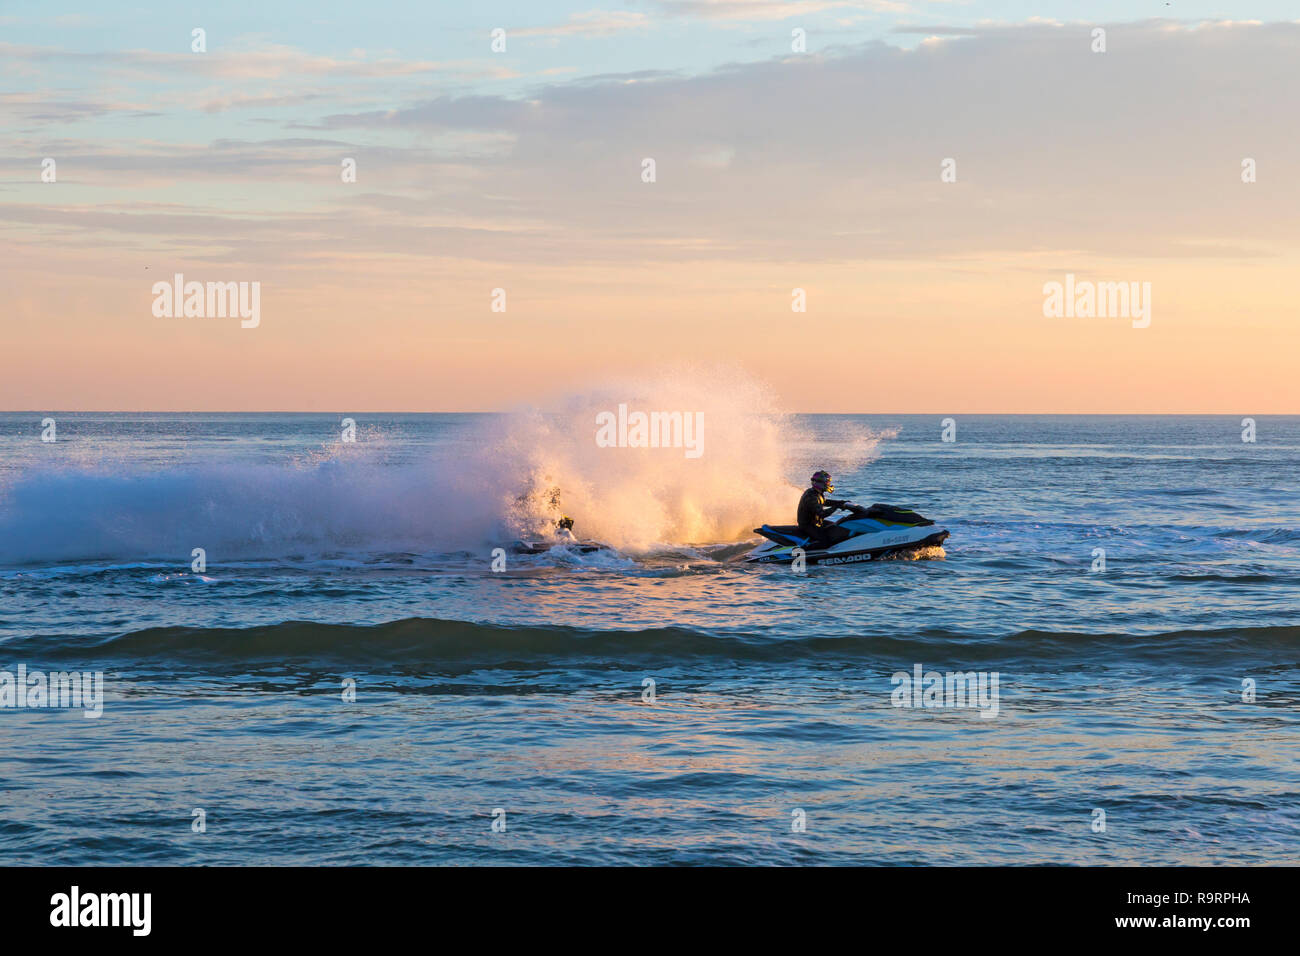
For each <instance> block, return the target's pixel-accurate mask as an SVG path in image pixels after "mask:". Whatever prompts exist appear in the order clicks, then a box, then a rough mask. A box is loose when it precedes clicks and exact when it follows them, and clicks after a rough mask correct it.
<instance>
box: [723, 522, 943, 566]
mask: <svg viewBox="0 0 1300 956" xmlns="http://www.w3.org/2000/svg"><path fill="white" fill-rule="evenodd" d="M925 530H926V531H928V532H930V533H929V534H926V535H925V536H924V537H922V538H920V539H918V540H912V541H901V542H897V543H894V544H880V545H877V546H875V547H872V546H870V545H869V544H868V543H867V542H865V541H861V540H854V539H849V540H848V541H842V542H840V544H839V545H837V546H836V547H833V548H827V549H825V550H819V549H816V548H809V549H805V550H804V561H805V562H806V563H808V564H826V565H834V564H858V563H860V562H863V561H877V560H879V559H881V558H887V557H889V556H890V555H894V554H904V553H906V552H908V551H919V550H921V549H922V548H932V547H938V546H939V545H941V544H943V543H944V541H946V540H947V539H948V532H947V531H943V530H942V529H941V530H938V531H934V530H932V529H930V528H926V529H925ZM843 545H850V547H847V548H845V547H842V546H843ZM796 547H797V546H796V545H780V544H776V543H775V542H773V543H771V544H765V545H761V546H760V547H757V548H755V549H754V550H753V551H751V552H749V554H747V555H745V561H746V562H747V563H749V564H793V563H794V551H795V548H796Z"/></svg>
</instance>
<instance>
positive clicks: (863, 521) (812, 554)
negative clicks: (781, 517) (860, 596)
mask: <svg viewBox="0 0 1300 956" xmlns="http://www.w3.org/2000/svg"><path fill="white" fill-rule="evenodd" d="M843 507H844V510H845V511H847V512H848V514H847V515H844V516H843V517H842V518H839V519H837V520H835V521H832V522H830V523H831V524H833V525H836V526H838V527H840V528H843V529H844V530H845V531H848V532H851V534H850V536H849V537H847V538H845V539H844V540H843V541H838V542H836V543H835V544H833V545H831V546H830V547H827V548H821V547H814V546H810V545H809V539H808V538H807V537H806V536H805V535H804V534H802V533H801V532H800V531H799V526H798V525H786V524H765V525H763V526H762V527H761V528H755V529H754V533H755V534H761V535H762V536H763V537H765V538H767V542H766V543H765V544H761V545H759V546H758V547H757V548H755V549H754V550H753V551H751V552H749V554H747V555H745V561H746V562H748V563H756V564H790V563H792V562H793V561H794V559H795V554H794V552H795V549H796V548H800V549H803V555H804V560H805V561H806V562H807V563H808V564H857V563H859V562H861V561H875V560H878V559H880V558H884V557H888V556H889V555H893V554H901V553H904V552H908V551H917V550H920V549H921V548H929V547H934V546H937V545H941V544H943V542H944V541H945V540H946V539H947V537H948V532H947V531H945V530H944V529H943V528H939V527H936V526H935V523H934V522H933V521H931V520H930V519H929V518H925V517H922V516H921V515H919V514H917V513H916V512H915V511H912V510H911V509H909V508H896V507H894V506H893V505H882V504H874V505H872V506H871V507H870V508H864V507H862V506H861V505H855V504H845V505H844V506H843Z"/></svg>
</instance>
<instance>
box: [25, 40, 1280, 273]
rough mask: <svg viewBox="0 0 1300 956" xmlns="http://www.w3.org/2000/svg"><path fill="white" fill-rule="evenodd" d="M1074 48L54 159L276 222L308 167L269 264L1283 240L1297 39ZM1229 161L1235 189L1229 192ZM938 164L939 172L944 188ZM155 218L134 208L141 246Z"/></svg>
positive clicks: (73, 224)
mask: <svg viewBox="0 0 1300 956" xmlns="http://www.w3.org/2000/svg"><path fill="white" fill-rule="evenodd" d="M1090 31H1091V25H1084V24H1061V25H1053V24H1041V23H1040V24H1032V25H1021V26H1009V25H997V26H994V25H990V26H988V27H984V28H980V29H979V30H978V31H977V32H976V33H975V34H974V35H970V36H962V37H949V38H942V37H936V38H935V39H933V40H932V41H930V42H928V43H926V44H924V45H922V46H920V47H918V48H916V49H907V50H903V49H898V48H896V47H893V46H890V45H887V44H884V43H872V44H868V45H865V46H860V47H856V48H853V49H847V50H837V51H834V52H832V53H827V54H823V55H803V56H787V57H784V58H781V59H775V60H769V61H766V62H760V63H748V64H733V65H730V66H728V67H725V68H722V69H718V70H714V71H711V72H708V73H704V74H701V75H694V76H692V75H684V74H678V73H658V72H647V73H638V74H628V75H620V76H603V77H596V78H586V79H584V80H578V81H573V82H553V83H549V84H547V85H542V86H540V87H538V88H536V89H534V90H532V91H530V92H529V93H527V94H526V95H525V96H520V97H511V96H491V95H468V96H466V95H444V96H438V97H434V98H431V99H427V100H425V101H423V102H417V103H412V104H409V105H405V106H400V107H395V108H389V109H378V110H366V111H357V112H336V113H330V114H327V115H326V116H325V117H324V118H323V119H320V120H317V121H316V122H314V123H309V122H303V123H299V124H296V125H299V126H312V127H314V128H317V129H326V130H329V131H330V133H329V134H327V135H328V138H329V140H330V143H329V144H328V145H316V144H313V143H303V142H302V141H301V139H296V140H293V141H282V142H263V143H258V142H248V143H223V144H220V145H216V144H214V145H213V146H210V147H209V146H203V145H199V144H195V145H192V146H187V147H185V148H176V147H163V146H159V145H154V146H150V147H148V148H142V147H138V146H137V147H134V148H133V147H132V146H131V145H130V144H128V143H118V144H114V151H113V152H112V153H111V154H108V153H105V152H104V151H96V150H94V149H89V148H88V149H87V151H86V153H85V155H83V156H82V157H81V158H80V159H78V161H77V162H75V163H73V164H70V165H69V167H68V168H69V169H70V170H74V169H75V170H79V171H81V174H82V175H90V176H94V177H95V180H96V182H97V184H99V185H100V186H104V185H107V184H109V183H111V182H112V181H113V179H114V177H121V179H122V181H123V182H131V183H132V185H133V186H134V187H135V188H139V187H140V184H141V183H147V182H148V181H149V177H150V176H154V177H159V176H172V177H179V178H189V179H196V180H204V181H207V180H213V179H215V180H216V181H219V182H221V183H229V184H232V185H238V187H239V190H240V192H239V196H240V201H242V202H244V203H246V204H248V205H247V206H246V207H245V208H247V207H250V206H251V204H254V203H256V202H257V201H258V197H259V196H260V197H263V198H264V199H265V201H266V202H267V203H268V204H269V205H271V206H277V204H280V203H282V202H283V201H284V200H282V198H281V197H282V196H283V195H284V193H285V188H284V187H285V185H286V184H288V183H292V184H295V186H296V185H297V184H299V183H301V182H303V181H304V178H305V177H310V181H311V182H313V183H317V184H319V190H318V191H317V192H316V193H314V194H313V195H314V197H315V198H314V199H309V198H307V197H306V196H304V195H302V194H297V193H295V197H296V198H295V202H297V203H298V204H299V205H298V206H297V208H298V210H299V211H298V212H296V213H281V214H280V215H281V218H280V219H279V220H278V222H277V220H276V219H275V218H274V217H270V218H268V219H267V220H266V221H265V222H263V221H261V220H260V219H259V220H258V224H257V227H256V242H254V238H255V237H254V235H253V232H252V227H251V226H250V227H249V234H248V236H247V237H246V241H243V242H242V244H240V248H242V249H243V253H244V254H251V250H253V249H257V250H259V251H260V252H262V253H263V254H267V255H273V256H275V257H277V258H284V257H289V258H292V257H304V258H306V257H320V256H329V255H331V254H338V255H342V253H341V252H338V250H343V249H346V250H347V253H348V254H349V255H362V254H374V255H380V254H386V253H387V254H396V253H400V254H403V255H412V256H441V257H448V256H450V257H464V258H470V259H480V260H484V261H488V260H493V261H517V262H528V263H536V264H541V263H582V262H591V261H616V260H621V261H625V262H636V263H645V262H654V261H665V260H674V259H676V260H682V259H730V260H736V261H745V262H754V261H776V260H779V261H796V260H797V261H817V262H867V261H872V260H908V259H910V260H916V261H923V262H932V261H934V260H935V259H936V258H949V259H953V260H958V259H960V258H962V257H971V256H982V255H989V254H1003V253H1005V254H1020V255H1042V254H1050V255H1055V256H1058V257H1061V258H1063V259H1064V260H1065V261H1074V259H1075V258H1078V257H1088V256H1125V257H1171V258H1189V259H1190V258H1201V257H1206V256H1211V255H1213V256H1220V257H1223V256H1228V255H1234V254H1235V255H1239V256H1241V257H1243V258H1245V257H1257V256H1260V255H1275V254H1278V253H1279V251H1280V250H1285V249H1288V248H1294V247H1295V246H1296V245H1297V244H1300V177H1296V176H1294V175H1292V171H1293V170H1295V169H1297V168H1300V132H1298V131H1297V127H1296V125H1295V123H1294V119H1293V113H1294V103H1295V102H1297V101H1300V74H1298V73H1297V71H1296V70H1295V69H1294V63H1295V62H1296V61H1297V58H1298V57H1300V25H1297V24H1268V25H1248V24H1202V25H1197V26H1195V27H1188V26H1180V25H1177V24H1171V23H1168V22H1150V23H1140V24H1127V25H1113V26H1110V27H1108V31H1109V35H1108V48H1109V52H1107V53H1104V54H1096V53H1093V52H1092V50H1091V34H1090ZM315 102H316V101H313V103H315ZM305 105H306V104H303V106H305ZM301 108H303V107H299V109H301ZM312 139H314V138H312ZM412 141H415V142H419V143H420V145H421V148H420V149H403V148H396V147H394V146H393V143H395V142H401V143H410V142H412ZM336 142H344V143H347V144H348V145H347V146H346V147H342V146H335V145H333V144H334V143H336ZM20 145H22V144H20ZM31 145H32V148H35V144H31ZM344 148H346V149H348V150H349V152H346V153H344V152H341V150H342V149H344ZM37 155H44V154H37ZM340 155H356V156H358V157H359V164H360V169H361V173H362V175H361V179H360V184H359V186H358V187H357V188H354V189H352V188H345V187H341V186H340V185H338V174H337V165H338V158H339V156H340ZM1247 157H1250V158H1253V159H1255V160H1256V161H1257V163H1258V167H1259V182H1258V183H1256V184H1253V185H1245V184H1243V183H1242V182H1241V181H1240V165H1241V162H1242V160H1243V159H1244V158H1247ZM646 158H653V159H654V160H655V163H656V169H657V181H656V182H654V183H645V182H643V181H642V179H641V170H642V162H643V160H644V159H646ZM946 158H952V159H954V160H955V162H956V169H957V182H956V183H951V184H946V183H941V182H940V178H939V173H940V164H941V162H942V161H943V160H944V159H946ZM61 168H62V163H61ZM32 188H40V187H32ZM51 195H57V194H51ZM132 198H136V199H138V198H141V197H140V196H139V195H136V196H133V197H132ZM42 199H44V195H42ZM47 201H48V200H47ZM209 201H212V200H211V197H209ZM277 208H278V206H277ZM92 213H93V210H90V209H80V210H78V211H77V213H76V215H75V216H73V215H70V216H69V217H66V218H64V219H60V220H57V221H60V222H62V223H63V228H65V229H75V228H77V227H78V224H79V223H80V224H83V225H84V226H85V227H86V228H91V227H93V228H95V229H99V230H113V229H117V228H121V229H123V230H128V229H135V228H136V226H135V225H133V224H132V223H131V222H130V220H131V218H132V216H133V215H135V214H134V213H131V212H127V211H120V212H115V213H114V214H113V215H111V216H109V215H104V216H99V217H97V218H93V219H90V218H87V217H89V216H91V214H92ZM16 215H19V213H17V212H15V211H14V209H13V208H12V207H10V208H7V209H6V210H5V211H4V216H5V217H6V218H10V219H12V217H13V216H16ZM202 218H203V217H202V216H198V217H195V219H194V222H193V223H190V225H191V226H192V227H193V228H191V229H190V230H189V231H188V232H187V233H186V235H187V241H197V240H196V239H195V237H196V236H198V235H200V234H201V229H200V228H199V227H198V225H197V223H198V222H199V221H201V219H202ZM171 222H175V220H174V219H173V218H172V217H171V216H160V215H155V216H153V217H151V218H150V219H148V220H147V221H146V225H147V227H148V228H147V229H146V230H145V231H149V230H154V229H156V230H157V231H158V235H159V236H165V235H166V234H167V229H168V228H169V223H171ZM308 225H309V226H310V228H308ZM231 228H232V227H231V226H230V224H229V223H222V225H221V229H222V234H223V235H226V234H229V233H230V232H231ZM304 229H306V233H304V232H303V230H304ZM238 231H239V229H238V228H235V229H234V232H235V233H238ZM304 234H310V235H311V236H313V238H312V239H310V240H305V239H302V238H301V237H302V236H303V235H304ZM276 235H279V236H280V237H281V238H282V241H281V242H280V243H279V244H278V245H277V244H276V242H275V236H276ZM235 238H237V237H235ZM232 241H234V240H233V239H232ZM331 250H335V251H334V252H333V253H332V252H331Z"/></svg>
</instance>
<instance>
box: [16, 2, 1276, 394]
mask: <svg viewBox="0 0 1300 956" xmlns="http://www.w3.org/2000/svg"><path fill="white" fill-rule="evenodd" d="M1298 9H1300V8H1297V7H1296V5H1295V4H1294V3H1293V2H1280V0H1279V2H1272V0H1257V2H1255V0H1252V2H1239V3H1238V2H1234V3H1215V2H1186V0H1174V2H1171V3H1165V2H1163V0H1157V2H1145V0H1136V2H1135V0H1122V2H1121V0H1098V2H1094V3H1088V4H1081V3H1078V2H1073V0H1036V2H1019V0H1006V2H959V0H952V2H910V0H879V2H838V0H780V2H778V0H627V2H617V0H613V2H603V0H581V2H558V0H538V2H511V3H506V2H481V3H478V2H476V3H463V2H441V0H440V2H428V0H424V2H416V0H409V2H408V0H374V2H371V3H366V4H356V3H342V2H328V0H310V2H308V0H304V2H298V0H291V2H275V3H267V2H265V0H262V2H256V3H253V2H245V0H224V2H221V3H210V4H204V3H196V4H177V3H171V2H154V0H143V2H133V3H122V4H116V3H114V4H102V3H85V4H80V5H78V4H51V3H48V2H22V0H20V2H13V0H8V2H4V3H0V144H2V146H3V148H0V287H3V289H4V293H5V295H4V303H3V308H4V311H3V318H2V319H0V328H2V329H3V338H2V339H0V342H2V344H3V348H0V408H3V409H12V410H37V411H56V410H78V409H86V410H89V409H104V410H187V409H188V410H301V411H337V410H346V411H355V412H363V411H384V410H389V411H457V410H494V409H503V408H508V407H512V406H515V405H518V404H519V403H524V402H530V401H541V400H543V399H544V398H545V397H546V396H550V395H554V394H557V393H564V392H574V391H581V390H582V389H583V388H584V386H585V385H586V384H587V383H590V382H594V381H601V382H609V381H610V380H617V379H618V378H619V376H622V375H629V376H630V375H640V374H644V373H645V372H646V371H647V370H653V369H655V368H656V367H659V366H661V365H669V364H672V365H677V364H680V363H701V364H703V365H709V364H712V363H718V362H726V363H731V364H733V365H737V366H740V367H741V368H743V369H744V370H746V371H748V372H749V373H751V374H752V375H753V376H754V377H756V378H758V379H760V380H762V381H765V382H767V383H769V384H770V385H771V386H772V388H773V389H774V390H775V391H776V392H777V394H778V395H779V397H780V399H781V401H782V403H783V404H784V406H785V407H787V408H789V409H790V410H793V411H804V412H816V411H841V412H934V413H961V412H967V413H976V412H1022V413H1049V412H1223V413H1234V414H1236V413H1240V414H1267V413H1297V412H1300V295H1298V294H1297V293H1298V289H1297V286H1298V285H1300V112H1298V109H1300V107H1298V105H1297V104H1300V20H1297V19H1296V17H1297V15H1298V13H1297V10H1298ZM1084 16H1086V17H1087V19H1086V20H1083V19H1080V18H1081V17H1084ZM1228 17H1231V18H1232V19H1227V18H1228ZM1097 27H1103V28H1104V29H1105V31H1106V35H1105V44H1106V50H1105V52H1104V53H1098V52H1094V50H1093V46H1094V40H1093V35H1092V33H1093V30H1094V29H1095V28H1097ZM195 28H202V29H203V30H204V31H206V52H193V51H192V50H191V44H192V31H193V30H194V29H195ZM498 28H499V29H502V30H504V31H505V50H504V51H501V52H494V51H493V49H492V32H493V31H494V30H495V29H498ZM796 29H800V30H803V31H805V33H806V52H796V51H795V50H793V49H792V43H793V40H792V31H794V30H796ZM47 158H49V159H53V160H54V161H55V164H56V165H55V169H56V181H54V182H43V181H42V173H43V165H42V164H43V160H45V159H47ZM647 158H650V159H653V160H654V163H655V181H654V182H645V181H643V176H642V170H643V161H644V160H645V159H647ZM948 158H951V159H953V160H954V161H955V170H956V181H955V182H943V181H941V175H940V174H941V164H942V163H943V162H944V160H945V159H948ZM345 159H354V160H355V163H356V181H355V182H344V181H343V177H342V176H341V167H342V163H343V161H344V160H345ZM1245 160H1253V161H1254V165H1255V170H1256V177H1257V181H1255V182H1250V183H1246V182H1243V175H1242V170H1243V161H1245ZM176 273H182V274H184V276H185V277H186V279H187V280H198V281H202V282H206V281H220V282H232V281H233V282H241V281H249V282H252V281H256V282H259V283H260V287H261V321H260V325H259V326H258V327H257V328H255V329H244V328H241V327H240V323H239V320H238V319H227V318H167V317H162V318H160V317H156V316H155V315H154V314H153V310H152V304H153V299H154V296H153V292H152V287H153V284H154V283H155V282H156V281H159V280H164V281H166V280H170V279H171V278H172V276H173V275H174V274H176ZM1067 274H1073V275H1075V276H1076V277H1077V278H1078V279H1079V280H1092V281H1099V282H1100V281H1122V282H1138V283H1150V285H1151V323H1150V326H1149V327H1147V328H1134V327H1133V324H1132V322H1130V321H1129V319H1127V318H1122V317H1091V318H1073V317H1072V318H1047V317H1045V316H1044V314H1043V302H1044V285H1045V284H1046V283H1050V282H1063V281H1064V279H1065V276H1066V275H1067ZM796 288H798V289H803V290H805V293H806V298H807V311H806V312H804V313H797V312H793V311H792V309H791V302H792V290H794V289H796ZM494 289H504V290H505V292H506V303H507V306H506V311H505V312H504V313H503V312H494V311H492V309H491V303H492V295H493V290H494Z"/></svg>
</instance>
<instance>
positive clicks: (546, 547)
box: [511, 515, 609, 554]
mask: <svg viewBox="0 0 1300 956" xmlns="http://www.w3.org/2000/svg"><path fill="white" fill-rule="evenodd" d="M552 534H553V537H551V538H550V539H549V540H543V541H516V542H515V543H514V545H513V546H512V547H511V550H512V551H514V553H515V554H544V553H546V552H547V551H550V550H551V549H552V548H560V547H562V548H565V549H567V550H569V551H574V552H576V553H578V554H591V553H592V552H593V551H608V550H609V545H607V544H601V543H600V542H598V541H579V540H578V539H577V538H575V537H574V536H573V519H572V518H570V517H569V516H568V515H561V516H560V520H559V521H557V522H555V531H554V532H552Z"/></svg>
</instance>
